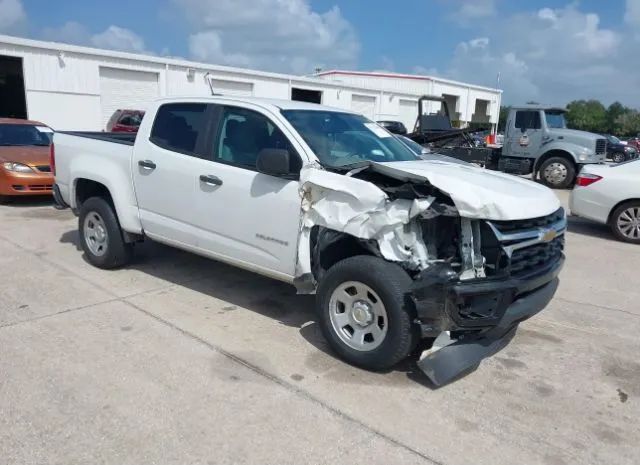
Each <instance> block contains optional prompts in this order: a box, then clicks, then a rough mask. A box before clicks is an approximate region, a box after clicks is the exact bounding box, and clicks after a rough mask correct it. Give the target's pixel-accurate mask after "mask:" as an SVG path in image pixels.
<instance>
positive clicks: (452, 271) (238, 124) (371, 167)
mask: <svg viewBox="0 0 640 465" xmlns="http://www.w3.org/2000/svg"><path fill="white" fill-rule="evenodd" d="M52 147H54V148H52V160H51V161H52V167H53V168H54V170H55V179H56V184H55V187H54V196H55V199H56V204H57V205H56V206H57V208H67V207H71V208H72V209H73V211H74V212H75V213H76V214H77V215H78V216H79V224H78V227H79V230H80V238H81V242H82V248H83V250H84V252H85V254H86V257H87V259H88V260H89V261H90V262H91V263H92V264H93V265H95V266H98V267H101V268H113V267H118V266H123V265H125V264H126V263H127V261H128V260H129V258H130V256H131V253H132V248H133V244H134V243H135V242H137V241H142V240H145V239H152V240H155V241H158V242H163V243H165V244H169V245H172V246H175V247H179V248H181V249H185V250H189V251H191V252H194V253H196V254H200V255H204V256H207V257H211V258H213V259H216V260H220V261H223V262H227V263H230V264H232V265H236V266H239V267H242V268H245V269H247V270H250V271H253V272H256V273H260V274H263V275H266V276H269V277H272V278H275V279H279V280H282V281H285V282H288V283H291V284H293V285H294V286H296V287H297V289H298V292H300V293H316V294H317V299H316V301H317V312H318V315H317V318H318V323H319V324H320V325H321V327H322V330H323V333H324V335H325V337H326V339H327V341H328V342H329V344H330V345H331V347H332V348H333V349H334V350H335V352H336V353H337V354H338V355H339V356H340V357H342V358H343V359H344V360H346V361H347V362H349V363H352V364H354V365H357V366H360V367H364V368H367V369H372V370H385V369H388V368H390V367H392V366H393V365H395V364H396V363H398V362H399V361H400V360H402V359H404V358H405V357H407V356H408V354H410V353H411V352H412V351H413V350H414V349H415V347H416V345H417V343H418V342H419V341H420V339H427V338H430V339H432V340H433V341H434V343H433V346H432V347H431V349H429V350H427V351H425V352H424V353H423V354H422V357H421V358H420V360H419V361H418V365H419V367H420V368H421V369H422V370H423V371H424V372H425V373H426V374H427V375H428V377H429V378H430V379H431V380H432V382H433V383H435V384H436V385H442V384H445V383H447V382H449V381H451V380H452V379H454V378H456V377H457V376H459V375H460V374H462V373H463V372H467V371H470V370H472V369H474V368H475V367H477V366H478V364H479V363H480V361H481V360H482V359H483V358H485V357H487V356H490V355H492V354H493V353H495V352H496V351H498V350H500V349H501V348H502V347H504V345H506V344H507V343H508V342H509V341H510V339H511V338H512V337H513V335H514V333H515V331H516V328H517V326H518V324H519V323H520V322H521V321H523V320H525V319H526V318H529V317H530V316H532V315H534V314H536V313H537V312H539V311H540V310H542V309H543V308H544V307H545V306H546V305H547V304H548V302H549V301H550V300H551V299H552V297H553V295H554V293H555V291H556V289H557V286H558V274H559V272H560V269H561V268H562V265H563V262H564V255H563V248H564V232H565V228H566V217H565V213H564V210H563V209H562V208H561V207H560V204H559V202H558V200H557V198H556V196H555V195H554V194H553V192H551V191H550V190H548V189H547V188H546V187H543V186H540V185H538V184H536V183H533V182H531V181H527V180H523V179H520V178H517V177H514V176H510V175H507V174H502V173H498V172H492V171H487V170H484V169H481V168H477V167H473V166H466V165H462V164H455V163H447V162H443V161H439V160H437V158H436V159H434V160H432V161H429V160H420V159H418V157H417V156H416V155H415V154H413V152H412V151H411V150H409V149H408V148H407V146H405V145H404V144H403V143H402V142H400V140H399V139H397V138H395V137H394V136H392V135H391V134H390V133H388V132H387V131H386V130H384V129H383V128H382V127H380V126H378V125H377V124H375V123H373V122H371V121H369V120H368V119H366V118H364V117H363V116H361V115H357V114H354V113H350V112H347V111H344V110H338V109H334V108H328V107H323V106H320V105H314V104H306V103H301V102H293V101H285V100H282V101H279V100H266V99H257V98H233V97H211V98H184V99H165V100H160V101H158V102H156V103H155V104H153V105H152V106H151V108H149V110H148V111H147V113H146V115H145V117H144V119H143V121H142V124H141V126H140V129H139V131H138V133H137V135H133V134H132V135H117V134H109V133H79V132H67V133H64V132H62V133H60V132H59V133H56V134H55V136H54V144H53V146H52Z"/></svg>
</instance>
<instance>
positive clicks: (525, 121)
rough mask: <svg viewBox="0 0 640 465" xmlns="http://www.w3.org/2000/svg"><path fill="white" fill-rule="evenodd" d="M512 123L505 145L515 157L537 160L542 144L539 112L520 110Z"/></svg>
mask: <svg viewBox="0 0 640 465" xmlns="http://www.w3.org/2000/svg"><path fill="white" fill-rule="evenodd" d="M512 121H513V122H512V123H510V124H511V125H512V127H509V132H508V134H507V140H506V141H505V143H506V144H507V145H508V147H509V155H510V156H513V157H522V158H535V157H536V155H537V153H538V151H539V150H540V145H541V144H542V120H541V118H540V111H539V110H518V111H516V117H515V119H513V120H512Z"/></svg>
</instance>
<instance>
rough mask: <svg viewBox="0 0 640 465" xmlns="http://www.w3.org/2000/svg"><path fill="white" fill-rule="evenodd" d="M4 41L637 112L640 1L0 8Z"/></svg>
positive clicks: (30, 3)
mask: <svg viewBox="0 0 640 465" xmlns="http://www.w3.org/2000/svg"><path fill="white" fill-rule="evenodd" d="M54 3H55V7H53V4H54ZM0 33H4V34H10V35H18V36H24V37H30V38H34V39H44V40H51V41H58V42H67V43H74V44H80V45H89V46H93V47H99V48H106V49H116V50H124V51H132V52H139V53H148V54H154V55H161V56H174V57H183V58H187V59H193V60H197V61H203V62H207V63H214V64H225V65H231V66H239V67H246V68H253V69H260V70H268V71H280V72H287V73H295V74H311V73H313V70H314V69H316V68H322V69H325V70H328V69H353V70H361V71H362V70H364V71H391V72H399V73H416V74H426V75H435V76H440V77H445V78H451V79H456V80H461V81H464V82H470V83H475V84H480V85H486V86H490V87H496V86H497V85H498V86H499V87H500V88H501V89H503V90H504V97H503V103H506V104H518V103H524V102H526V101H532V100H533V101H537V102H540V103H549V104H558V105H564V104H566V103H568V102H569V101H571V100H574V99H590V98H596V99H599V100H601V101H602V102H603V103H605V104H610V103H612V102H613V101H616V100H617V101H620V102H622V103H623V104H625V105H628V106H631V107H635V108H640V53H639V52H640V0H396V1H394V2H390V1H388V0H110V1H108V2H97V1H94V2H88V1H86V0H84V1H81V0H65V1H58V2H52V1H51V0H0ZM498 74H500V81H499V84H498V83H497V76H498Z"/></svg>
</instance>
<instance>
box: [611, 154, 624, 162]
mask: <svg viewBox="0 0 640 465" xmlns="http://www.w3.org/2000/svg"><path fill="white" fill-rule="evenodd" d="M626 158H627V157H626V155H625V154H624V153H620V152H615V153H612V154H611V161H612V162H614V163H622V162H623V161H625V160H626Z"/></svg>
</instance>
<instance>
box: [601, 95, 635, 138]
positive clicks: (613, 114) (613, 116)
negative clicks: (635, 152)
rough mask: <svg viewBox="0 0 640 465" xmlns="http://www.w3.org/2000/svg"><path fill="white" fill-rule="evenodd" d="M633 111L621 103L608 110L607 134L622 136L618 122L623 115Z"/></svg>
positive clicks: (610, 106) (616, 103) (612, 105)
mask: <svg viewBox="0 0 640 465" xmlns="http://www.w3.org/2000/svg"><path fill="white" fill-rule="evenodd" d="M630 111H631V109H629V108H627V107H625V106H624V105H623V104H621V103H620V102H613V103H612V104H611V105H609V108H607V132H608V133H610V134H620V135H621V134H622V133H621V130H620V126H619V125H618V120H619V118H620V117H621V116H622V115H625V114H627V113H629V112H630Z"/></svg>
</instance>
